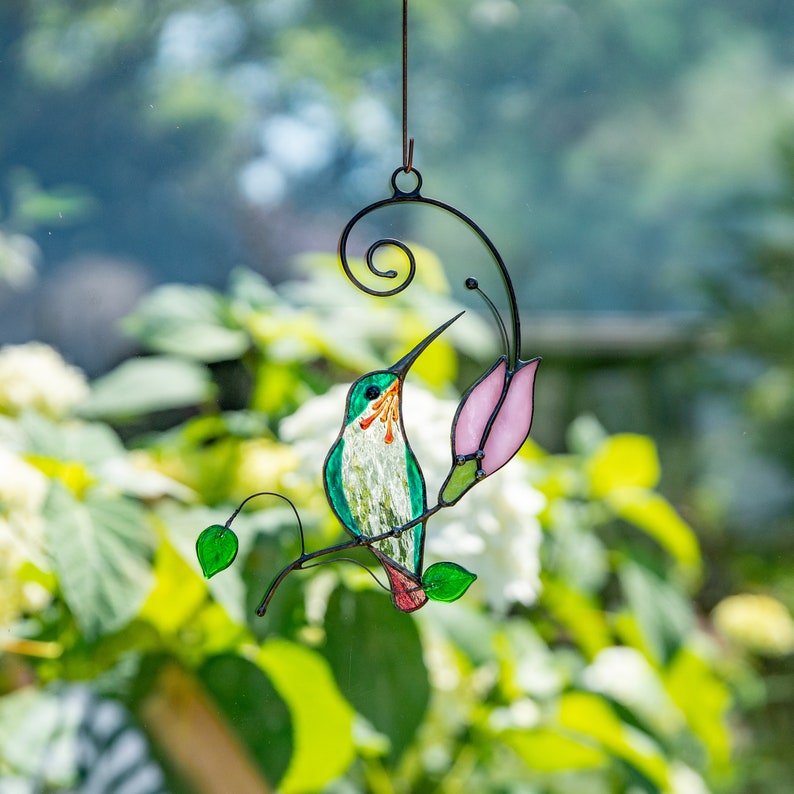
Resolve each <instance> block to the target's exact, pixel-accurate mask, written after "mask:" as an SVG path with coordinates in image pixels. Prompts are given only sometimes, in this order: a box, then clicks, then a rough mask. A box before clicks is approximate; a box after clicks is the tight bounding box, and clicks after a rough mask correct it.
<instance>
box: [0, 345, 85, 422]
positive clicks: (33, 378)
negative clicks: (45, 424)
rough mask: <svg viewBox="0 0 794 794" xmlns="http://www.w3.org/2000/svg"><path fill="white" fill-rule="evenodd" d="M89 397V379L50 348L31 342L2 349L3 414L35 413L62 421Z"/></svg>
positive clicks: (0, 389) (0, 401)
mask: <svg viewBox="0 0 794 794" xmlns="http://www.w3.org/2000/svg"><path fill="white" fill-rule="evenodd" d="M87 396H88V383H87V381H86V378H85V375H83V373H82V372H81V371H80V370H79V369H77V368H76V367H72V366H70V365H68V364H67V363H66V362H65V361H64V360H63V358H61V356H60V355H59V354H58V353H57V352H56V351H55V350H53V349H52V348H51V347H50V346H49V345H45V344H42V343H41V342H28V343H27V344H24V345H6V346H5V347H3V348H2V349H0V413H5V414H10V415H11V416H16V415H17V414H19V413H21V412H22V411H24V410H25V409H31V410H35V411H39V412H40V413H42V414H45V415H46V416H49V417H52V418H59V417H62V416H65V415H66V414H67V413H68V412H69V411H70V410H71V409H72V408H73V407H74V406H75V405H76V404H77V403H79V402H80V401H81V400H83V399H85V398H86V397H87Z"/></svg>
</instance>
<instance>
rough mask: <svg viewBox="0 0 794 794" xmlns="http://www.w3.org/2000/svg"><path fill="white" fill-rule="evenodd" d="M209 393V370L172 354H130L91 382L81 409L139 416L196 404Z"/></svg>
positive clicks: (97, 413) (99, 413)
mask: <svg viewBox="0 0 794 794" xmlns="http://www.w3.org/2000/svg"><path fill="white" fill-rule="evenodd" d="M211 394H212V382H211V379H210V373H209V371H208V370H207V368H206V367H204V366H202V365H200V364H197V363H196V362H194V361H185V360H184V359H182V358H175V357H172V356H150V357H146V358H132V359H129V360H128V361H125V362H124V363H123V364H120V365H119V366H118V367H116V369H114V370H113V371H112V372H109V373H108V374H107V375H105V376H103V377H101V378H99V379H97V380H96V381H94V382H93V384H92V385H91V394H90V396H89V397H88V399H87V400H86V401H85V402H84V403H83V404H82V405H81V406H80V413H81V414H83V415H84V416H92V417H100V416H101V417H127V416H139V415H141V414H146V413H151V412H152V411H164V410H167V409H170V408H184V407H185V406H190V405H198V404H200V403H202V402H204V401H205V400H207V399H208V398H209V397H210V396H211Z"/></svg>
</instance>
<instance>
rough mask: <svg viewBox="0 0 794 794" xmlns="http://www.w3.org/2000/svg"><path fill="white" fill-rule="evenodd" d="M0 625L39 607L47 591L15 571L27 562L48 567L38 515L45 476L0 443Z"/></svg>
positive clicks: (45, 488)
mask: <svg viewBox="0 0 794 794" xmlns="http://www.w3.org/2000/svg"><path fill="white" fill-rule="evenodd" d="M0 472H2V476H0V626H5V625H8V624H9V623H11V622H13V621H14V620H15V619H16V618H17V617H18V615H19V614H20V613H21V612H23V611H28V610H35V609H38V608H41V607H42V606H44V604H46V602H47V601H48V600H49V597H50V596H49V593H48V592H47V591H46V590H45V589H44V588H43V587H40V586H39V585H37V584H35V583H33V582H24V581H21V580H20V579H19V578H18V577H17V574H18V572H19V570H20V569H21V568H22V567H23V566H24V565H26V564H27V563H32V564H33V565H35V566H36V567H37V568H39V569H40V570H42V571H47V570H48V567H49V566H48V563H47V561H46V558H45V555H44V551H43V546H44V520H43V518H42V515H41V511H42V508H43V507H44V500H45V499H46V497H47V488H48V482H47V478H46V477H45V476H44V475H43V474H42V473H41V472H40V471H39V470H38V469H36V468H35V467H33V466H31V465H30V464H29V463H26V462H25V461H24V460H22V458H20V457H18V456H17V455H15V454H14V453H13V452H11V451H10V450H8V449H5V448H3V447H1V446H0Z"/></svg>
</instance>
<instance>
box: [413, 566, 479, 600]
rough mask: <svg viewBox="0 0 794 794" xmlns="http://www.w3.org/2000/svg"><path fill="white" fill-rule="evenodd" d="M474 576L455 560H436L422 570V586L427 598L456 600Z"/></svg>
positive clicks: (466, 588)
mask: <svg viewBox="0 0 794 794" xmlns="http://www.w3.org/2000/svg"><path fill="white" fill-rule="evenodd" d="M476 578H477V574H474V573H471V571H467V570H466V569H465V568H464V567H463V566H461V565H458V564H457V563H456V562H437V563H435V564H433V565H431V566H430V567H429V568H428V569H427V570H426V571H425V572H424V574H423V576H422V586H423V587H424V588H425V592H426V593H427V597H428V598H430V599H432V600H433V601H443V602H444V603H449V602H451V601H457V600H458V599H459V598H460V597H461V596H462V595H463V594H464V593H465V592H466V591H467V590H468V589H469V586H470V585H471V583H472V582H473V581H474V580H475V579H476Z"/></svg>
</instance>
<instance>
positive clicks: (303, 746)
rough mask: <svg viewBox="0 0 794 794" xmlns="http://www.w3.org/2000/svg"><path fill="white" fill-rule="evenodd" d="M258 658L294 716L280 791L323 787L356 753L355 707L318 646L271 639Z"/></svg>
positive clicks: (306, 792)
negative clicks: (286, 765)
mask: <svg viewBox="0 0 794 794" xmlns="http://www.w3.org/2000/svg"><path fill="white" fill-rule="evenodd" d="M256 661H257V664H259V666H260V667H261V668H262V669H263V670H264V671H265V673H266V674H267V676H268V677H269V678H270V680H271V681H272V682H273V686H274V687H275V689H276V691H277V692H278V693H279V695H280V696H281V698H282V699H283V700H284V702H285V703H286V704H287V708H288V709H289V712H290V715H291V716H292V737H293V738H292V745H293V752H292V758H291V759H290V762H289V766H288V768H287V771H286V774H285V775H284V778H283V780H282V781H281V785H280V786H279V791H281V792H283V793H284V794H311V792H315V791H321V790H322V789H323V788H324V787H325V786H326V785H327V784H328V783H329V782H330V781H331V780H333V779H334V778H336V777H339V775H341V774H343V773H344V772H345V771H346V770H347V768H348V767H349V766H350V764H351V763H352V762H353V759H354V758H355V747H354V744H353V710H352V709H351V708H350V705H349V704H348V703H347V701H346V700H345V699H344V698H343V697H342V695H341V694H340V692H339V689H338V688H337V685H336V683H335V682H334V679H333V676H332V675H331V671H330V670H329V668H328V665H327V663H326V662H325V660H324V659H323V658H322V657H321V656H320V655H319V654H318V653H316V652H315V651H312V650H310V649H309V648H305V647H303V646H302V645H296V644H295V643H292V642H287V641H286V640H270V641H269V642H266V643H265V644H264V645H263V646H262V649H261V650H260V652H259V654H258V655H257V657H256Z"/></svg>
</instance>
